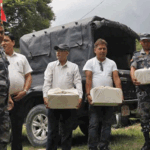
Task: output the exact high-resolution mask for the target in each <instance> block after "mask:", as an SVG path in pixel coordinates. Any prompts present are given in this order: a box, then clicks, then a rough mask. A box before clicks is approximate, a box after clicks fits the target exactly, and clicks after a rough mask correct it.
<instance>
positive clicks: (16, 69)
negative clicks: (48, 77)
mask: <svg viewBox="0 0 150 150" xmlns="http://www.w3.org/2000/svg"><path fill="white" fill-rule="evenodd" d="M6 57H7V59H8V61H9V63H10V65H9V66H8V70H9V79H10V88H9V93H10V94H14V93H16V92H19V91H22V90H23V88H24V83H25V75H26V74H27V73H30V72H32V69H31V67H30V65H29V62H28V60H27V59H26V57H25V56H24V55H22V54H19V53H16V52H14V53H13V54H12V55H11V56H9V55H7V54H6Z"/></svg>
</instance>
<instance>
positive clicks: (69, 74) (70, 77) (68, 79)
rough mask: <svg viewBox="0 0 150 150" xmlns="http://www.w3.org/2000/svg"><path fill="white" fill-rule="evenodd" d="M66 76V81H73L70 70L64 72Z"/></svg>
mask: <svg viewBox="0 0 150 150" xmlns="http://www.w3.org/2000/svg"><path fill="white" fill-rule="evenodd" d="M66 77H67V80H66V81H67V82H68V83H73V79H74V74H73V73H72V72H67V74H66Z"/></svg>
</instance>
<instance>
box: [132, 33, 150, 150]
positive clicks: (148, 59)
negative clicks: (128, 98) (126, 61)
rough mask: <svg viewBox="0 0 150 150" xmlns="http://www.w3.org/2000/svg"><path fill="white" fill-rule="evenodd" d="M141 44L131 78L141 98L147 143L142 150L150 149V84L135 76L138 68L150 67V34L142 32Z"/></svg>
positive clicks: (142, 120) (140, 104)
mask: <svg viewBox="0 0 150 150" xmlns="http://www.w3.org/2000/svg"><path fill="white" fill-rule="evenodd" d="M140 44H141V45H142V47H143V49H142V50H141V51H140V52H135V53H134V55H133V57H132V59H131V72H130V74H131V78H132V82H133V84H134V85H136V92H137V98H138V100H139V106H138V107H139V108H138V110H139V114H140V117H141V127H142V130H141V131H142V132H143V135H144V138H145V144H144V146H143V147H142V149H141V150H150V139H149V130H150V125H149V119H150V84H148V85H140V82H139V81H137V79H136V78H135V76H134V72H135V70H136V69H142V68H149V67H150V34H147V33H145V34H142V35H141V36H140Z"/></svg>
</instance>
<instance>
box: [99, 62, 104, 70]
mask: <svg viewBox="0 0 150 150" xmlns="http://www.w3.org/2000/svg"><path fill="white" fill-rule="evenodd" d="M99 64H100V70H101V71H103V70H104V69H103V64H102V62H100V63H99Z"/></svg>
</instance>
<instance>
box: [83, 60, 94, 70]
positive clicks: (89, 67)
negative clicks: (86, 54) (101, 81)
mask: <svg viewBox="0 0 150 150" xmlns="http://www.w3.org/2000/svg"><path fill="white" fill-rule="evenodd" d="M87 70H88V71H92V70H93V69H92V62H91V61H90V60H88V61H87V62H86V63H85V65H84V67H83V71H87Z"/></svg>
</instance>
